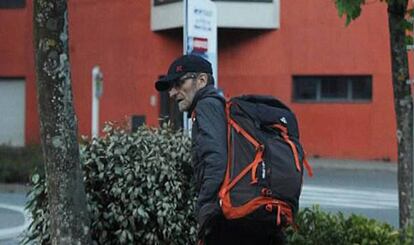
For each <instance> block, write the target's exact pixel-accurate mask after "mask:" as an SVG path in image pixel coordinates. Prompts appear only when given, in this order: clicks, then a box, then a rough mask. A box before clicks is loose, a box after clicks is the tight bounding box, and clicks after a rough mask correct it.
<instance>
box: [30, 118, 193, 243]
mask: <svg viewBox="0 0 414 245" xmlns="http://www.w3.org/2000/svg"><path fill="white" fill-rule="evenodd" d="M105 133H106V135H105V137H103V138H101V139H98V140H93V141H92V142H89V143H86V144H85V145H83V146H82V147H81V158H82V169H83V173H84V180H85V188H86V193H87V204H88V211H89V213H90V217H91V222H92V224H91V233H92V239H93V240H94V241H95V242H96V243H98V244H194V243H195V237H196V222H195V219H194V218H193V210H194V201H195V195H194V191H193V188H192V185H191V184H190V176H191V173H192V170H191V166H190V163H189V162H190V154H189V150H190V140H189V138H188V137H186V136H184V135H183V133H182V132H176V131H172V130H171V129H169V128H168V127H167V126H164V127H162V128H160V129H151V128H147V127H141V128H139V129H138V131H137V132H135V133H132V134H127V133H126V132H125V131H123V130H122V129H115V128H112V127H111V125H108V126H107V127H106V129H105ZM32 180H33V184H34V187H33V189H32V191H31V192H30V194H29V200H30V201H29V202H28V204H27V208H28V209H29V210H30V212H31V213H32V215H33V221H32V224H31V226H30V228H29V233H28V235H27V237H26V239H25V240H26V241H27V242H30V241H35V242H37V243H40V244H49V243H50V242H49V234H48V231H49V229H48V225H49V223H50V222H49V214H48V207H47V206H48V204H47V189H46V188H45V180H44V177H41V175H34V176H33V178H32Z"/></svg>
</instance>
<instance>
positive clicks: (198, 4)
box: [184, 0, 217, 87]
mask: <svg viewBox="0 0 414 245" xmlns="http://www.w3.org/2000/svg"><path fill="white" fill-rule="evenodd" d="M184 11H185V12H184V13H185V20H184V23H185V24H184V54H195V55H199V56H201V57H203V58H205V59H206V60H208V61H210V63H211V65H212V67H213V76H214V78H215V79H214V80H215V86H216V87H217V8H216V4H215V3H214V2H212V1H210V0H186V1H185V4H184Z"/></svg>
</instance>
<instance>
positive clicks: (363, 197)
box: [0, 159, 398, 245]
mask: <svg viewBox="0 0 414 245" xmlns="http://www.w3.org/2000/svg"><path fill="white" fill-rule="evenodd" d="M309 162H310V163H311V165H312V166H313V169H314V176H313V177H312V178H310V177H308V176H305V179H304V187H303V192H302V196H301V200H300V207H301V208H305V207H310V206H312V205H315V204H318V205H320V207H321V209H323V210H325V211H329V212H333V213H337V212H343V213H344V214H351V213H356V214H361V215H365V216H367V217H370V218H374V219H377V220H379V221H381V222H386V223H389V224H391V225H393V226H395V227H398V189H397V165H396V163H388V162H376V161H354V160H334V159H309ZM27 189H28V188H27V187H22V186H19V185H15V186H13V185H1V184H0V244H1V245H15V244H18V241H19V238H18V236H19V234H21V232H22V230H24V229H25V228H26V227H27V225H28V222H29V219H28V216H27V214H25V211H24V205H25V202H26V194H25V192H26V191H27Z"/></svg>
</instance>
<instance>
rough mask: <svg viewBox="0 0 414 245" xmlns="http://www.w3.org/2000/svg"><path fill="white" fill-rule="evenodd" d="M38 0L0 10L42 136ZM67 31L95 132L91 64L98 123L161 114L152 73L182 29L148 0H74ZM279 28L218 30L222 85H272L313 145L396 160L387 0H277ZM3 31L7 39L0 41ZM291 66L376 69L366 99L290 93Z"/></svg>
mask: <svg viewBox="0 0 414 245" xmlns="http://www.w3.org/2000/svg"><path fill="white" fill-rule="evenodd" d="M31 2H32V1H27V4H28V6H27V8H26V9H21V10H0V21H1V23H3V24H2V25H0V37H8V38H6V39H5V38H2V42H0V76H19V77H25V78H26V82H27V86H26V88H27V102H26V106H27V114H26V140H27V142H38V141H39V123H38V116H37V105H36V90H35V84H34V80H35V79H34V62H33V61H34V57H33V51H32V50H33V49H32V42H33V41H32V40H33V39H32V23H31V22H32V5H31V4H32V3H31ZM69 4H70V5H69V22H70V25H69V28H70V29H69V35H70V60H71V68H72V84H73V90H74V101H75V109H76V113H77V116H78V119H79V131H80V133H81V134H89V133H90V128H91V126H90V115H91V69H92V68H93V66H94V65H99V66H100V67H101V70H102V71H103V74H104V95H103V98H102V100H101V118H100V122H101V127H102V126H103V122H105V121H108V120H116V121H120V120H122V119H123V118H124V117H126V116H130V115H132V114H140V115H146V117H147V122H148V123H149V124H150V125H156V124H157V117H158V112H159V101H158V103H157V104H156V105H155V106H152V105H151V104H150V98H151V96H156V97H158V93H157V92H156V91H155V89H154V88H153V82H154V80H155V79H156V78H157V77H158V75H161V74H163V73H165V71H166V69H167V68H168V65H169V63H170V62H171V60H172V59H174V57H176V56H178V55H180V53H181V50H182V36H181V35H182V34H181V31H180V30H170V31H162V32H152V31H151V30H150V1H136V0H123V1H109V0H99V1H98V0H73V1H70V2H69ZM280 20H281V25H280V29H279V30H270V31H269V30H267V31H260V30H221V29H220V30H219V63H218V65H219V66H218V70H219V86H220V87H222V88H223V89H224V91H225V94H228V95H231V96H234V95H238V94H242V93H263V94H271V95H275V96H277V97H279V98H281V99H282V100H284V101H285V102H287V103H288V104H289V105H290V106H291V107H292V108H293V109H294V110H295V112H296V114H297V117H298V120H299V123H300V129H301V134H302V140H303V142H304V146H305V149H306V150H307V152H308V154H309V155H320V156H329V157H338V158H356V159H382V158H390V159H392V160H396V155H397V153H396V150H397V148H396V137H395V131H396V126H395V115H394V110H393V102H392V87H391V74H390V71H391V67H390V62H391V61H390V57H389V41H388V40H389V38H388V26H387V18H386V8H385V5H384V4H381V3H375V4H370V5H368V6H367V7H366V8H364V10H363V14H362V17H361V18H360V19H358V20H357V21H355V22H353V23H352V24H351V25H350V26H349V27H347V28H346V27H345V26H344V20H343V19H340V18H338V15H337V12H336V9H335V6H334V4H333V2H332V1H325V0H314V1H307V0H297V1H281V19H280ZM3 40H4V41H3ZM292 75H372V76H373V96H372V98H373V99H372V102H369V103H328V104H327V103H325V104H322V103H306V104H304V103H294V102H293V101H292Z"/></svg>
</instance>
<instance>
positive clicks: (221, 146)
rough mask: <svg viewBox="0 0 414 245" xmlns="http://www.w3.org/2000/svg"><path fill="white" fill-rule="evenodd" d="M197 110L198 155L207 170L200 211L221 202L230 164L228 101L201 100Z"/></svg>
mask: <svg viewBox="0 0 414 245" xmlns="http://www.w3.org/2000/svg"><path fill="white" fill-rule="evenodd" d="M195 113H196V120H197V124H198V129H199V131H198V134H197V136H196V139H195V140H196V141H197V144H198V151H197V155H198V159H199V160H200V165H201V166H200V167H201V168H202V169H203V171H204V173H203V175H202V179H201V186H200V192H199V195H198V201H197V209H198V210H199V209H202V207H203V206H204V205H206V204H211V203H217V199H218V191H219V188H220V185H221V183H222V181H223V179H224V174H225V171H226V166H227V134H226V132H227V120H226V116H225V109H224V103H223V102H222V101H220V100H219V99H217V98H213V97H207V98H204V99H202V100H200V101H199V102H198V104H197V106H196V109H195Z"/></svg>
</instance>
